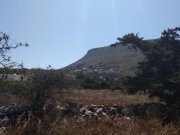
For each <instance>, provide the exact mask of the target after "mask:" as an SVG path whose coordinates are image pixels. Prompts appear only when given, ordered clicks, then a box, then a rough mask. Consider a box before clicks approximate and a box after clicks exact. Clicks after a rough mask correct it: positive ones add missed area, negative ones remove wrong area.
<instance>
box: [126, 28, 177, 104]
mask: <svg viewBox="0 0 180 135" xmlns="http://www.w3.org/2000/svg"><path fill="white" fill-rule="evenodd" d="M179 31H180V29H179V28H174V29H168V30H164V31H163V32H162V36H161V38H160V40H159V41H157V42H156V43H155V44H153V45H152V46H151V49H148V50H147V51H146V52H145V54H146V57H147V60H146V61H144V62H141V63H140V64H139V72H138V73H137V76H136V77H134V78H129V79H128V84H129V85H130V88H129V90H130V91H131V92H136V91H137V90H142V89H143V90H147V89H148V92H149V93H150V94H151V95H152V96H158V97H160V99H161V100H163V101H165V102H166V103H167V104H180V98H179V97H180V91H179V89H180V83H179V82H180V80H179V79H180V77H179V75H180V45H179V41H178V39H179V38H180V35H179V34H178V32H179Z"/></svg>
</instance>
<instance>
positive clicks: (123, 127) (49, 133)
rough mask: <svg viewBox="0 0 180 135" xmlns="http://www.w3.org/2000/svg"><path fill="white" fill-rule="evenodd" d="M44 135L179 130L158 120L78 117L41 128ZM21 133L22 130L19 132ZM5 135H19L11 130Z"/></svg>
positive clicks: (153, 134) (161, 134) (158, 134)
mask: <svg viewBox="0 0 180 135" xmlns="http://www.w3.org/2000/svg"><path fill="white" fill-rule="evenodd" d="M42 128H43V130H44V131H43V132H44V133H46V134H40V135H179V134H180V129H178V128H177V127H175V126H174V125H172V124H169V125H165V126H162V124H161V121H160V120H158V119H149V120H144V119H140V118H131V120H127V119H125V118H123V117H116V118H112V117H106V118H102V119H99V120H89V121H84V120H82V119H81V118H80V117H77V116H74V117H68V118H64V119H61V118H59V119H57V120H56V121H55V122H54V123H51V125H50V127H49V129H47V128H46V127H42ZM21 131H22V130H21ZM7 135H20V132H17V130H16V129H15V130H13V131H11V132H9V133H8V134H7Z"/></svg>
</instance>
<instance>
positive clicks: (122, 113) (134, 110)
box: [57, 103, 167, 119]
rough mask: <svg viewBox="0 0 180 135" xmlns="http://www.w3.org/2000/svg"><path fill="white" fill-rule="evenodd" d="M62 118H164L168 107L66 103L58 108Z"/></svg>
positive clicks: (161, 105)
mask: <svg viewBox="0 0 180 135" xmlns="http://www.w3.org/2000/svg"><path fill="white" fill-rule="evenodd" d="M57 109H58V110H59V113H60V114H61V116H69V115H80V116H81V117H83V118H84V119H91V118H100V117H112V116H117V117H126V118H127V119H129V117H131V116H139V117H147V116H155V117H163V114H164V111H165V112H167V111H166V110H167V107H166V106H165V105H163V104H160V103H149V104H143V105H142V104H138V105H129V106H116V105H114V106H104V105H93V104H92V105H90V106H82V105H78V104H75V103H66V104H65V105H64V106H57Z"/></svg>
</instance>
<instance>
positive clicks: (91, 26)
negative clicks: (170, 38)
mask: <svg viewBox="0 0 180 135" xmlns="http://www.w3.org/2000/svg"><path fill="white" fill-rule="evenodd" d="M179 6H180V0H0V18H1V19H0V32H5V33H7V34H8V35H9V36H10V37H11V42H13V43H18V42H22V43H25V42H27V43H28V44H29V45H30V46H29V47H28V48H24V47H23V48H18V49H16V50H13V51H11V52H10V55H11V56H12V58H13V60H14V61H17V62H20V63H21V62H23V63H24V66H25V67H27V68H46V67H47V66H48V65H51V66H52V67H53V68H55V69H59V68H62V67H64V66H67V65H69V64H71V63H73V62H75V61H77V60H78V59H80V58H81V57H83V56H84V55H85V54H86V53H87V51H88V50H89V49H92V48H97V47H102V46H107V45H110V44H112V43H115V42H116V38H117V37H121V36H123V35H125V34H127V33H131V32H133V33H138V32H139V34H140V36H142V37H144V38H145V39H154V38H158V37H160V35H161V32H162V31H163V30H164V29H167V28H174V27H177V26H179V25H180V15H179V13H180V8H179Z"/></svg>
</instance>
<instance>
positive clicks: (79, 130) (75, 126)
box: [6, 90, 180, 135]
mask: <svg viewBox="0 0 180 135" xmlns="http://www.w3.org/2000/svg"><path fill="white" fill-rule="evenodd" d="M61 94H62V96H63V99H61V104H62V102H66V101H73V102H76V103H79V104H83V105H90V104H103V105H114V104H116V105H130V104H143V103H147V102H148V103H149V102H158V100H157V99H156V98H149V97H148V95H146V94H142V93H141V94H140V93H139V94H135V95H128V94H125V93H122V92H120V91H108V90H86V91H85V90H64V91H63V92H62V93H61ZM57 97H58V95H57ZM55 113H56V112H53V109H52V111H50V113H49V114H47V116H45V117H44V119H43V120H41V122H39V128H41V131H42V132H41V134H40V135H180V129H179V128H178V127H176V126H175V125H173V124H168V125H165V126H163V125H162V122H161V121H160V120H159V119H157V118H148V119H142V118H138V117H131V118H130V119H127V118H125V117H118V116H104V117H99V118H97V119H91V120H85V119H83V117H82V116H81V115H75V116H68V117H60V116H59V115H56V114H55ZM52 118H53V119H54V120H53V121H52ZM27 123H28V122H27V121H26V122H25V124H24V125H22V126H20V127H16V128H15V129H12V130H11V131H9V132H7V134H6V135H20V133H23V130H24V129H25V125H26V124H27Z"/></svg>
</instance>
